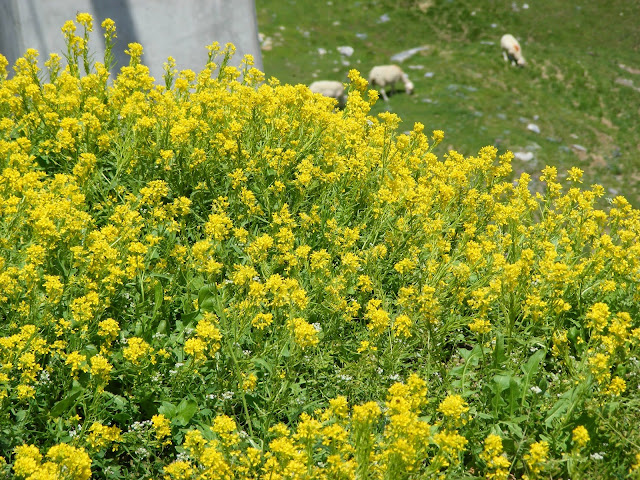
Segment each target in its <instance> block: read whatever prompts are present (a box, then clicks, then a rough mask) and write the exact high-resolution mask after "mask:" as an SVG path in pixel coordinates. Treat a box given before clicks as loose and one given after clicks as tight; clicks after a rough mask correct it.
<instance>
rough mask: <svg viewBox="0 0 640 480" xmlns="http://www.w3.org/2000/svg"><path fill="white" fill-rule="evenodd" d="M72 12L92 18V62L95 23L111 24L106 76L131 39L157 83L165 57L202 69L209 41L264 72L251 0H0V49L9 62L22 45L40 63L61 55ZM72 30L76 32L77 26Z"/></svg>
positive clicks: (98, 39)
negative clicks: (64, 29)
mask: <svg viewBox="0 0 640 480" xmlns="http://www.w3.org/2000/svg"><path fill="white" fill-rule="evenodd" d="M78 12H87V13H90V14H91V15H92V16H93V23H94V25H93V30H94V31H93V33H92V34H91V41H90V48H91V51H92V52H94V59H95V60H97V61H102V58H103V56H104V38H103V36H102V30H101V28H100V24H101V23H102V21H103V20H104V19H105V18H111V19H112V20H113V21H114V22H115V23H116V32H117V39H116V43H115V47H114V49H113V55H114V58H115V61H116V65H115V68H114V71H112V74H115V73H116V72H117V71H118V70H119V69H120V67H121V66H122V65H127V64H128V63H129V60H128V56H127V55H126V54H125V53H124V51H125V50H126V49H127V45H128V44H129V43H131V42H137V43H140V44H141V45H142V46H143V48H144V53H143V55H142V63H144V64H145V65H147V66H148V67H149V69H150V71H151V75H152V76H153V77H154V78H155V79H156V81H157V82H161V79H162V75H163V66H162V65H163V63H164V62H166V60H167V57H169V56H171V57H173V58H174V59H175V60H176V68H177V69H178V70H182V69H187V68H188V69H191V70H193V71H195V72H198V71H200V70H202V68H203V67H204V65H205V63H206V61H207V49H206V48H205V47H206V46H207V45H209V44H211V43H213V42H214V41H217V42H220V44H221V45H223V46H224V44H226V43H227V42H231V43H233V44H234V45H235V46H236V49H237V50H236V55H235V56H234V58H233V61H232V62H231V64H232V65H238V64H239V63H240V60H242V56H243V55H244V54H251V55H253V57H254V59H255V66H256V68H259V69H260V70H262V71H264V69H263V65H262V55H261V53H260V42H259V40H258V24H257V20H256V10H255V4H254V0H0V53H2V54H3V55H4V56H5V57H7V60H8V61H9V64H10V65H13V63H14V62H15V60H16V59H17V58H19V57H21V56H22V55H24V53H25V51H26V50H27V49H28V48H35V49H37V50H38V51H39V52H40V59H41V63H44V61H45V60H46V59H47V58H48V56H49V53H51V52H55V53H58V54H61V55H63V54H64V52H65V51H66V47H65V43H64V37H63V35H62V32H61V30H60V29H61V27H62V25H64V23H65V22H66V21H67V20H75V17H76V14H77V13H78ZM76 34H77V35H82V33H81V30H80V29H79V30H78V31H77V32H76ZM41 66H42V65H41ZM11 73H12V70H11V71H10V74H11Z"/></svg>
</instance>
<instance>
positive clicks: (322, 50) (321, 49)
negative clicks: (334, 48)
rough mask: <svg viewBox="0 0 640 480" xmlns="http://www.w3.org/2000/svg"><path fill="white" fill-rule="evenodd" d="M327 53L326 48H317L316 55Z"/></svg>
mask: <svg viewBox="0 0 640 480" xmlns="http://www.w3.org/2000/svg"><path fill="white" fill-rule="evenodd" d="M326 54H327V50H326V49H324V48H322V47H320V48H318V55H326Z"/></svg>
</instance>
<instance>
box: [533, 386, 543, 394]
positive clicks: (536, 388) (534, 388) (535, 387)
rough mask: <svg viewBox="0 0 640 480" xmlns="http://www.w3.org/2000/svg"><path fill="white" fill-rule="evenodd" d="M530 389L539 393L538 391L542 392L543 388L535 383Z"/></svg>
mask: <svg viewBox="0 0 640 480" xmlns="http://www.w3.org/2000/svg"><path fill="white" fill-rule="evenodd" d="M530 390H531V391H532V392H533V393H536V394H537V393H542V389H541V388H540V387H538V386H536V385H534V386H533V387H531V388H530Z"/></svg>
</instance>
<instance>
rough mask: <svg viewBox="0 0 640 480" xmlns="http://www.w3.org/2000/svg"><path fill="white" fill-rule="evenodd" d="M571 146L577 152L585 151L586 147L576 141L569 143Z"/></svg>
mask: <svg viewBox="0 0 640 480" xmlns="http://www.w3.org/2000/svg"><path fill="white" fill-rule="evenodd" d="M571 148H573V149H574V150H577V151H578V152H586V151H587V149H586V147H583V146H582V145H579V144H577V143H573V144H571Z"/></svg>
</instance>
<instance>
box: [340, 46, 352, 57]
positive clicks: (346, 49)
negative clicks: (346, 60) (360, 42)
mask: <svg viewBox="0 0 640 480" xmlns="http://www.w3.org/2000/svg"><path fill="white" fill-rule="evenodd" d="M336 50H338V52H340V54H341V55H344V56H345V57H350V56H351V55H353V52H354V51H355V50H354V49H353V47H350V46H348V45H343V46H341V47H338V48H336Z"/></svg>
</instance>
